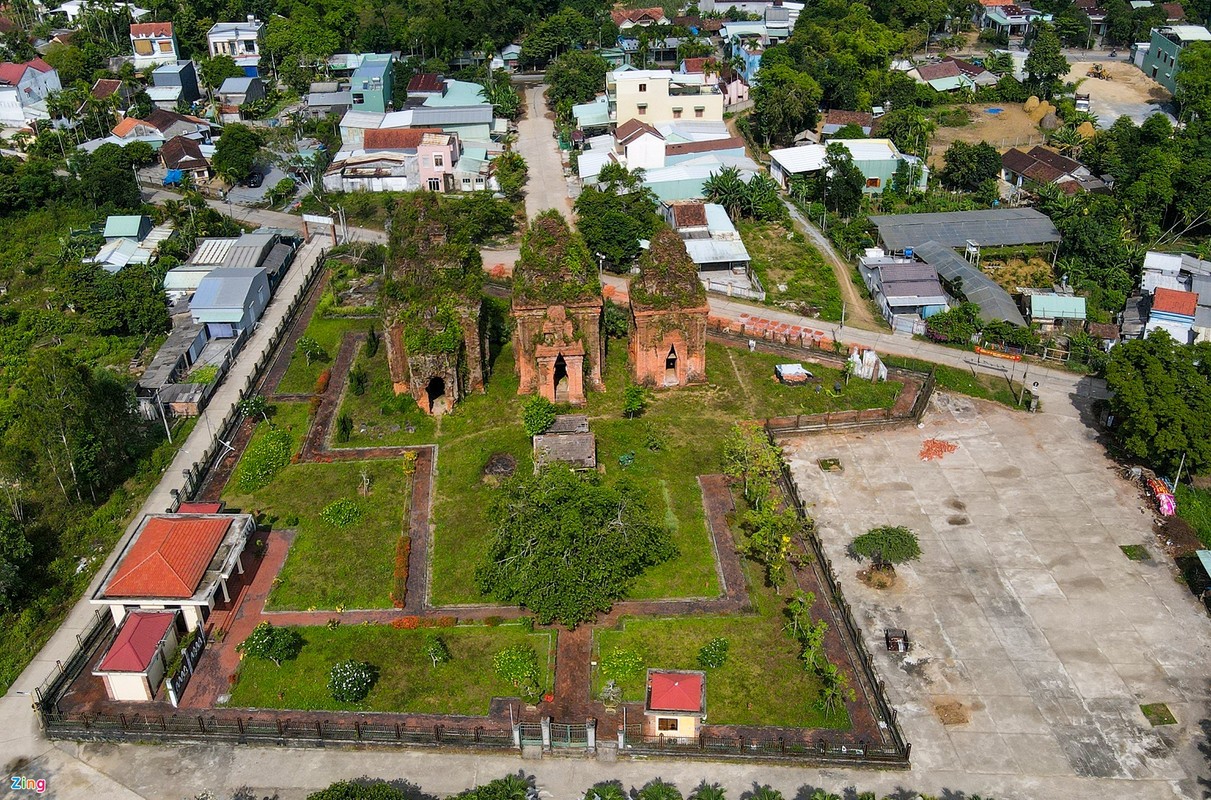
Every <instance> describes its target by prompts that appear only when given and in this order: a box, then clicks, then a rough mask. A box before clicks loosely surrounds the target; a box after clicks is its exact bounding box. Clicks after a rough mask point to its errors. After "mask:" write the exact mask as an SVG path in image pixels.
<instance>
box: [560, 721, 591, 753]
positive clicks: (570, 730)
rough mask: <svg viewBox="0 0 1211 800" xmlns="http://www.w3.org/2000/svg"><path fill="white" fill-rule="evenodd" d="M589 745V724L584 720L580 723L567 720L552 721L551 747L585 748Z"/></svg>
mask: <svg viewBox="0 0 1211 800" xmlns="http://www.w3.org/2000/svg"><path fill="white" fill-rule="evenodd" d="M588 746H589V732H588V726H587V725H585V724H584V723H583V722H582V723H580V724H574V723H566V722H552V723H551V747H579V748H581V749H584V748H586V747H588Z"/></svg>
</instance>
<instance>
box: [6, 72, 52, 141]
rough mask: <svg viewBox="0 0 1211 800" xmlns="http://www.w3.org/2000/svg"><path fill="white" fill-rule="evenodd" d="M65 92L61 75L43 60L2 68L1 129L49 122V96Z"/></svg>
mask: <svg viewBox="0 0 1211 800" xmlns="http://www.w3.org/2000/svg"><path fill="white" fill-rule="evenodd" d="M62 88H63V87H62V85H60V83H59V73H58V72H57V71H56V70H55V69H54V68H52V67H51V65H50V64H47V63H46V62H45V61H43V60H42V59H40V58H35V59H33V60H32V61H26V62H24V63H21V64H14V63H12V62H5V63H3V64H0V125H6V126H10V127H16V126H21V125H25V124H27V123H29V122H31V121H33V120H36V119H49V118H50V115H49V114H48V113H47V111H46V103H45V100H46V96H47V95H49V94H50V93H52V92H57V91H59V90H61V89H62Z"/></svg>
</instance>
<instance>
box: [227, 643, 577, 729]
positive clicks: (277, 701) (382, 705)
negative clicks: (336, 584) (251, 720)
mask: <svg viewBox="0 0 1211 800" xmlns="http://www.w3.org/2000/svg"><path fill="white" fill-rule="evenodd" d="M298 630H299V632H300V633H301V634H302V636H303V641H304V644H303V649H302V651H301V652H300V653H299V656H298V658H296V659H295V660H293V661H285V662H283V663H282V666H281V667H278V666H275V665H274V663H273V662H272V661H260V660H257V659H251V658H245V659H244V660H243V661H242V662H241V664H240V671H239V679H238V681H237V682H236V685H235V688H234V689H233V690H232V693H231V702H230V705H231V706H234V707H237V708H296V709H303V710H317V711H326V710H341V709H348V708H350V706H349V705H348V704H344V703H338V702H336V701H335V700H333V699H332V697H331V695H330V694H329V692H328V672H329V670H330V669H331V668H332V667H333V665H335V664H336V663H338V662H340V661H344V660H346V659H350V658H356V659H359V660H362V661H366V662H368V663H370V664H372V665H374V666H375V667H377V668H378V670H379V678H378V682H377V683H376V684H375V686H374V688H373V689H371V690H370V694H369V695H368V696H367V697H366V699H365V700H364V701H362V702H361V703H358V704H357V705H356V706H355V707H356V708H358V709H361V710H365V711H394V712H415V713H422V714H467V715H484V714H487V713H488V706H489V703H490V702H491V700H492V698H493V697H513V696H516V694H517V690H516V689H514V688H513V686H512V685H510V684H508V683H506V682H505V681H502V680H501V679H500V678H498V677H496V674H495V673H494V672H493V670H492V657H493V656H494V655H495V654H496V653H497V652H498V651H500V650H502V649H504V648H505V647H509V646H512V645H516V644H525V643H528V644H530V645H532V646H533V647H534V649H535V650H536V651H537V652H538V662H539V664H540V665H541V667H542V675H541V677H540V679H539V685H540V686H542V687H543V689H544V690H545V689H547V688H549V687H550V686H551V680H552V678H551V675H552V673H551V661H552V659H553V654H554V651H555V633H554V631H540V632H535V633H530V632H528V631H526V630H525V629H524V628H522V627H521V626H520V625H504V626H499V627H494V628H490V627H486V626H478V625H477V626H466V627H457V628H437V629H432V630H397V629H396V628H392V627H390V626H388V625H342V626H340V627H337V628H333V629H330V628H327V627H320V626H317V627H307V628H299V629H298ZM430 633H435V634H437V635H440V636H441V637H442V638H443V639H444V640H445V642H446V646H447V647H449V649H450V654H451V656H453V658H452V659H451V660H450V661H449V662H447V663H446V664H442V665H440V666H437V667H434V666H433V662H431V661H430V660H429V658H428V656H426V655H425V653H424V648H425V642H426V637H427V636H428V635H429V634H430Z"/></svg>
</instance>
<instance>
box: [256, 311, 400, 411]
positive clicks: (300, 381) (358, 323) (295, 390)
mask: <svg viewBox="0 0 1211 800" xmlns="http://www.w3.org/2000/svg"><path fill="white" fill-rule="evenodd" d="M375 324H377V320H374V319H323V318H321V317H319V316H315V317H312V319H311V322H310V323H309V324H308V325H307V330H306V331H305V332H304V333H303V335H304V336H310V337H311V338H313V339H315V340H316V341H317V342H319V344H320V347H322V348H324V352H325V353H327V358H323V359H320V360H317V361H313V362H311V363H310V364H308V363H307V359H306V358H305V357H304V356H303V354H302V353H300V352H298V349H297V348H296V349H295V351H294V353H292V354H291V356H290V366H289V367H288V368H287V369H286V374H285V375H283V376H282V381H281V383H279V384H278V386H277V390H276V391H277V392H279V393H280V394H307V393H310V392H312V391H314V390H315V381H316V379H317V378H318V377H319V376H320V373H321V372H323V371H324V370H326V369H328V368H329V367H331V366H332V362H333V361H335V360H336V354H337V351H338V350H340V348H341V339H343V338H344V336H345V332H346V331H364V330H367V329H369V328H370V326H372V325H375Z"/></svg>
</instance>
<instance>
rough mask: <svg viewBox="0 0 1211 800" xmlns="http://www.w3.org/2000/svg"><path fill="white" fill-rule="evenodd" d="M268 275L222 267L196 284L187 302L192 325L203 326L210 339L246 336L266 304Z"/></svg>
mask: <svg viewBox="0 0 1211 800" xmlns="http://www.w3.org/2000/svg"><path fill="white" fill-rule="evenodd" d="M269 296H270V290H269V275H268V274H267V273H266V271H265V270H264V269H263V268H261V267H225V268H223V269H216V270H213V271H211V272H210V273H209V274H207V275H206V277H204V278H202V280H201V281H200V282H199V283H198V289H197V291H196V292H194V293H193V297H192V298H191V299H190V301H189V313H190V314H191V315H193V319H194V322H199V323H204V324H205V325H206V333H207V335H208V336H209V337H210V338H211V339H231V338H239V337H242V336H243V335H244V334H245V333H247V332H250V331H251V330H252V327H253V326H254V325H256V323H257V320H259V319H260V318H261V313H262V312H264V310H265V306H267V305H268V304H269Z"/></svg>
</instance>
